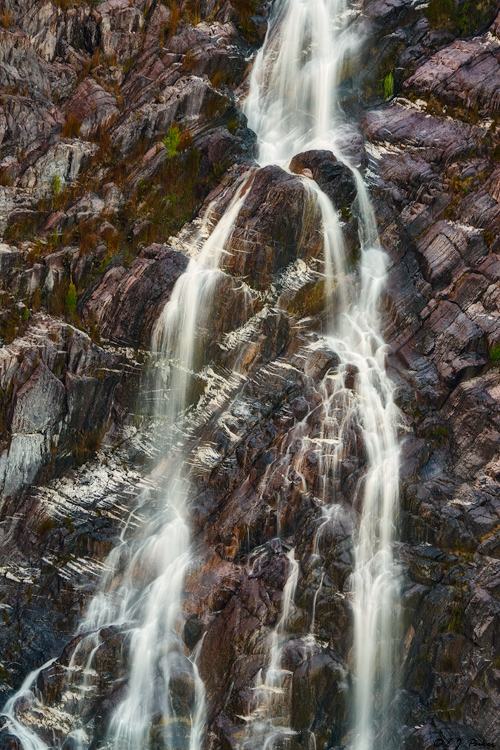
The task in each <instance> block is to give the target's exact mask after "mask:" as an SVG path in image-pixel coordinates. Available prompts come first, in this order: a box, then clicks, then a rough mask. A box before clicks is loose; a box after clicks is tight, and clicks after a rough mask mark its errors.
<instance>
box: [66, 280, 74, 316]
mask: <svg viewBox="0 0 500 750" xmlns="http://www.w3.org/2000/svg"><path fill="white" fill-rule="evenodd" d="M66 307H67V308H68V312H69V314H70V315H71V316H73V315H74V314H75V310H76V287H75V285H74V284H73V281H71V282H70V285H69V289H68V294H67V295H66Z"/></svg>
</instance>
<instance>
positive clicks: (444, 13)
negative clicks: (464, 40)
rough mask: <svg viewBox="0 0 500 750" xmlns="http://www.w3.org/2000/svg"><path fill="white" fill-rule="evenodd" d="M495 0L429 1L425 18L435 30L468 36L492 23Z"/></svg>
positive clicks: (495, 5) (495, 6)
mask: <svg viewBox="0 0 500 750" xmlns="http://www.w3.org/2000/svg"><path fill="white" fill-rule="evenodd" d="M496 8H497V2H496V0H430V2H429V5H428V7H427V11H426V13H427V18H428V19H429V22H430V24H431V26H432V27H433V28H435V29H446V30H447V31H451V32H452V33H454V34H460V35H463V36H468V35H470V34H473V33H474V32H475V31H477V30H479V29H480V28H481V27H483V26H485V25H486V24H488V23H491V22H492V21H493V18H494V15H495V11H496Z"/></svg>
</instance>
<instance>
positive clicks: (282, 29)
mask: <svg viewBox="0 0 500 750" xmlns="http://www.w3.org/2000/svg"><path fill="white" fill-rule="evenodd" d="M349 15H350V11H349V7H348V5H347V3H346V2H345V0H315V1H314V2H313V1H311V0H278V1H277V3H276V4H275V6H274V8H273V13H272V18H271V20H270V23H269V28H268V31H267V35H266V39H265V42H264V45H263V47H262V49H261V50H260V51H259V53H258V54H257V58H256V61H255V64H254V66H253V70H252V74H251V81H250V93H249V96H248V98H247V100H246V102H245V105H244V111H245V114H246V115H247V117H248V120H249V126H250V127H251V128H253V129H254V130H255V132H256V133H257V135H258V137H259V162H260V163H261V164H266V163H275V164H280V165H281V166H284V167H285V168H286V166H287V165H288V163H289V162H290V160H291V158H292V157H293V156H294V155H295V154H297V153H299V152H301V151H306V150H312V149H328V150H330V151H333V153H334V155H335V156H336V157H337V159H338V160H339V161H341V162H343V163H344V164H346V165H348V166H350V168H351V169H352V172H353V175H354V178H355V181H356V186H357V194H358V197H357V213H358V220H359V240H360V245H361V262H360V269H359V276H360V283H359V284H358V289H357V290H354V289H353V287H352V285H351V283H350V281H349V277H348V275H347V273H346V265H347V264H346V259H345V249H344V244H343V240H342V233H341V229H340V224H339V221H338V217H337V215H336V212H335V210H334V209H333V206H332V204H331V202H330V200H329V199H328V198H327V196H326V195H324V194H323V193H322V191H321V190H320V188H319V187H318V186H316V185H315V184H314V183H313V185H312V189H313V190H314V191H315V192H316V196H317V205H318V206H319V208H320V211H321V216H322V225H323V237H324V260H325V276H326V279H327V291H328V290H330V292H331V290H332V289H333V288H334V286H335V288H336V295H337V298H338V309H339V313H338V314H337V316H336V318H334V316H333V315H330V316H329V321H328V331H327V335H326V341H327V343H328V345H329V347H330V348H331V349H332V351H334V352H336V353H337V355H338V357H339V359H340V363H339V366H338V370H337V373H336V375H335V376H331V375H329V376H328V377H329V382H328V383H326V384H325V385H324V388H323V430H322V440H323V441H324V443H325V445H327V446H328V447H325V449H324V451H323V452H322V454H321V460H320V466H321V471H322V472H323V475H324V476H325V477H326V476H327V472H328V470H329V469H331V470H333V471H334V472H336V471H337V470H338V466H339V462H340V460H341V457H342V451H343V447H344V433H345V430H346V427H347V426H348V425H349V424H353V423H354V424H356V425H358V426H359V428H360V429H361V433H362V436H363V441H364V443H365V445H366V453H367V468H366V474H365V476H364V478H363V479H362V481H361V482H360V486H359V487H358V490H357V495H358V498H357V509H358V511H359V523H358V529H357V530H356V531H354V569H353V573H352V576H351V579H350V596H351V602H352V610H353V616H354V643H353V664H352V671H353V682H354V688H353V695H352V699H351V705H352V727H351V732H350V734H349V747H350V748H351V749H352V750H373V748H374V747H375V744H374V743H375V735H376V733H377V732H378V740H377V742H378V743H381V745H382V746H384V745H385V744H386V736H385V734H384V729H385V727H386V726H387V723H388V708H389V701H390V699H391V697H392V694H393V688H394V684H395V683H394V673H395V670H396V656H395V650H396V643H397V637H398V629H399V628H398V615H397V612H398V592H399V586H398V571H397V566H396V565H395V562H394V559H393V551H392V547H393V541H394V529H395V520H396V515H397V507H398V499H399V445H398V439H397V423H398V410H397V408H396V406H395V404H394V400H393V385H392V383H391V381H390V379H389V377H388V376H387V373H386V370H385V345H384V341H383V338H382V335H381V321H380V313H379V303H380V298H381V294H382V292H383V290H384V287H385V282H386V270H387V257H386V255H385V253H384V252H383V251H382V249H381V247H380V245H379V241H378V233H377V228H376V221H375V217H374V214H373V210H372V207H371V203H370V199H369V196H368V192H367V189H366V186H365V184H364V182H363V179H362V177H361V175H360V174H359V172H358V171H357V169H355V168H353V167H352V166H351V165H350V164H349V159H348V158H346V156H345V155H344V154H343V153H342V149H341V147H340V146H339V140H342V136H344V137H345V135H344V134H345V126H344V127H343V126H342V119H343V118H342V114H341V111H340V107H339V97H338V92H339V87H340V84H341V76H342V71H343V70H344V69H345V67H346V66H347V65H348V63H349V62H350V60H351V58H353V57H354V56H355V54H356V50H357V48H358V46H359V44H360V40H359V39H357V38H356V36H355V34H354V33H353V32H352V31H351V30H350V28H349V25H348V23H347V21H348V19H349ZM339 135H340V136H341V137H340V138H339ZM327 301H331V300H327ZM320 345H323V343H321V344H320ZM352 372H354V373H355V378H354V387H347V378H348V376H349V374H350V373H352ZM325 486H326V482H325ZM322 500H323V509H322V520H321V522H320V525H319V528H318V531H317V534H316V539H315V549H317V545H318V539H319V537H320V535H321V533H322V532H323V530H324V528H325V527H326V526H327V525H328V524H330V523H335V522H336V519H337V518H338V516H339V513H340V508H339V506H338V505H337V504H336V503H335V498H334V497H328V495H327V492H324V493H323V497H322ZM321 580H323V578H322V579H321ZM284 602H285V603H286V598H285V597H284ZM315 606H316V597H315V598H314V604H313V609H314V613H313V619H312V622H313V623H314V616H315ZM285 622H286V621H285ZM282 625H283V619H281V620H280V621H279V624H278V626H277V627H276V630H275V633H277V631H278V629H279V628H280V627H282ZM275 641H276V636H275ZM282 641H283V639H281V642H282ZM279 659H280V653H279V649H278V652H277V651H276V645H275V649H274V651H273V650H271V652H270V664H269V670H270V669H271V665H273V673H274V674H276V665H275V662H276V663H277V664H278V665H279ZM265 737H266V743H265V746H266V747H267V746H268V741H269V738H270V737H272V733H270V732H269V730H267V731H266V733H265Z"/></svg>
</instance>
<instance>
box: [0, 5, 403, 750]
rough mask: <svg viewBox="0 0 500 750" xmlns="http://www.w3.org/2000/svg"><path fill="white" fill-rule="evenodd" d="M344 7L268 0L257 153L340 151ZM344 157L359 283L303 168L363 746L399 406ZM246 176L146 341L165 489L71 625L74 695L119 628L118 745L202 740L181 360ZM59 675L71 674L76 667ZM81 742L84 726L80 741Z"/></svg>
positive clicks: (252, 116)
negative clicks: (320, 240) (326, 357)
mask: <svg viewBox="0 0 500 750" xmlns="http://www.w3.org/2000/svg"><path fill="white" fill-rule="evenodd" d="M349 17H350V10H349V8H348V4H347V0H276V2H275V5H274V7H273V11H272V17H271V20H270V25H269V29H268V33H267V36H266V40H265V43H264V46H263V48H262V49H261V51H260V52H259V53H258V55H257V58H256V61H255V64H254V68H253V72H252V75H251V82H250V93H249V96H248V98H247V100H246V102H245V107H244V108H245V113H246V114H247V116H248V118H249V125H250V127H251V128H253V129H254V130H255V131H256V132H257V134H258V136H259V142H260V155H259V161H260V163H261V164H270V163H273V164H278V165H281V166H282V167H284V168H287V166H288V163H289V161H290V159H291V157H293V156H294V155H295V154H297V153H299V152H301V151H305V150H308V149H312V148H315V149H317V148H323V149H328V150H331V151H333V152H334V153H335V155H336V156H337V157H338V158H339V160H341V161H343V162H344V163H347V159H346V158H345V157H344V156H343V154H342V153H341V150H340V147H339V145H338V144H339V141H341V140H342V139H345V132H346V129H345V124H344V121H343V118H342V115H341V112H340V108H339V106H338V87H339V84H340V81H341V78H342V72H343V71H344V70H345V67H346V66H347V65H348V64H349V63H350V61H351V59H352V58H354V57H355V53H356V49H357V46H358V44H359V40H357V39H356V37H355V35H354V34H353V33H352V32H351V30H350V28H349V25H348V21H349ZM353 173H354V175H355V179H356V183H357V188H358V200H357V213H358V219H359V225H360V244H361V262H360V268H359V279H358V282H357V283H352V282H351V281H350V280H349V277H348V275H347V272H346V266H347V263H346V260H345V250H344V244H343V240H342V230H341V223H340V221H339V218H338V216H337V214H336V212H335V210H334V208H333V206H332V204H331V202H330V200H329V199H328V198H327V197H326V195H324V194H323V193H322V192H321V190H320V189H319V187H318V186H317V185H316V184H315V183H313V182H308V183H307V184H308V187H309V188H310V190H311V191H313V192H314V194H315V196H316V200H317V204H318V206H319V208H320V211H321V216H322V224H323V234H324V251H325V275H326V277H327V281H328V289H330V290H333V289H334V288H335V290H336V291H335V294H336V298H337V305H338V307H339V309H340V312H339V313H338V314H337V315H336V316H335V318H334V317H333V315H332V316H331V322H330V324H329V330H328V332H327V334H326V336H325V340H326V343H327V344H328V346H329V347H330V348H331V350H332V351H334V352H336V353H337V355H338V357H339V360H340V365H339V368H338V372H337V374H336V375H335V376H334V377H332V376H329V382H328V383H326V384H324V389H323V390H324V397H323V407H322V408H323V415H324V416H323V438H324V442H325V445H326V444H328V445H329V446H330V447H328V448H325V453H324V455H323V456H322V457H321V466H322V467H323V470H324V471H325V476H326V471H328V470H333V471H334V472H335V470H336V469H337V467H338V464H339V462H340V460H341V458H342V454H343V435H344V427H345V426H346V425H347V424H351V423H355V424H356V425H357V426H358V427H359V429H360V431H361V435H362V439H363V442H364V446H365V449H366V457H367V468H366V473H365V475H364V477H363V479H362V480H361V482H360V483H359V486H358V493H357V501H356V509H357V510H358V512H359V530H358V531H357V532H356V534H355V540H354V571H353V575H352V577H351V591H350V597H351V601H352V609H353V613H354V643H353V651H352V667H353V674H354V678H353V684H354V691H353V695H352V700H351V703H352V706H353V723H352V731H351V732H350V735H349V747H350V748H351V749H352V750H373V749H374V737H375V732H376V731H377V725H378V722H380V721H381V722H382V723H383V722H384V715H385V712H386V711H387V706H388V701H389V700H390V697H391V691H392V673H393V669H394V657H393V652H394V638H395V622H394V612H395V604H396V602H397V593H398V586H397V575H396V570H395V565H394V561H393V556H392V543H393V534H394V522H395V514H396V510H397V501H398V473H399V464H398V462H399V448H398V441H397V436H396V422H397V410H396V408H395V406H394V403H393V397H392V392H393V389H392V385H391V382H390V380H389V379H388V377H387V375H386V372H385V347H384V342H383V339H382V337H381V333H380V315H379V301H380V296H381V293H382V291H383V288H384V284H385V279H386V256H385V254H384V253H383V252H382V250H381V249H380V247H379V244H378V239H377V232H376V226H375V221H374V217H373V212H372V209H371V206H370V202H369V198H368V194H367V191H366V188H365V186H364V183H363V180H362V179H361V177H360V175H359V174H358V173H357V172H356V170H354V171H353ZM304 179H305V178H304ZM250 180H251V176H245V177H244V178H242V179H241V182H240V186H239V188H238V190H237V192H236V194H235V196H234V198H233V200H232V202H231V204H230V205H229V207H228V209H227V210H226V212H225V213H224V215H223V217H222V218H221V220H220V221H219V223H218V224H217V226H216V227H215V229H214V231H213V232H212V234H211V235H210V237H209V238H208V240H207V241H206V242H205V243H204V245H203V247H202V249H201V252H200V254H199V255H198V257H197V258H193V259H192V260H191V261H190V263H189V266H188V268H187V271H186V272H185V274H184V275H183V276H181V278H180V279H179V280H178V282H177V284H176V286H175V288H174V291H173V294H172V298H171V300H170V302H169V303H168V305H167V306H166V308H165V310H164V312H163V314H162V316H161V318H160V320H159V321H158V324H157V326H156V327H155V332H154V337H153V347H152V348H153V351H154V352H156V353H157V355H158V356H159V358H160V361H163V362H164V365H163V367H159V368H158V369H159V372H160V381H159V385H158V392H159V393H160V394H161V397H160V398H159V399H158V406H157V416H158V418H161V419H163V420H164V421H165V423H166V425H167V428H166V438H165V448H164V454H165V455H166V456H167V459H166V461H165V462H163V463H162V464H160V466H159V467H158V469H157V470H156V479H157V481H158V482H159V484H160V486H161V487H162V488H163V490H162V492H163V503H161V506H160V508H159V510H157V512H156V513H155V514H154V516H153V517H152V518H149V520H148V522H147V523H146V525H145V527H144V529H143V530H142V533H141V535H140V537H139V538H137V537H134V536H133V535H132V536H131V538H130V539H129V540H127V537H126V533H125V531H124V533H123V535H122V544H121V545H119V546H118V547H117V548H116V549H115V550H114V551H113V553H112V554H111V555H110V558H109V560H108V564H107V573H106V575H105V576H104V578H103V580H102V581H101V585H100V589H99V591H98V593H97V594H96V595H95V597H94V599H93V600H92V602H91V604H90V606H89V609H88V613H87V617H86V619H85V621H84V622H83V623H82V625H81V627H80V632H81V633H90V635H87V636H86V637H85V638H84V640H83V644H84V645H83V646H79V647H78V649H77V650H80V649H81V652H82V654H83V656H84V659H83V664H82V665H81V671H82V674H83V677H84V679H83V680H81V681H80V683H81V687H80V692H81V693H82V695H83V697H84V691H85V689H86V686H87V682H86V679H87V678H86V677H85V675H88V674H90V673H91V671H92V659H93V658H94V654H95V652H96V651H97V648H98V645H99V636H98V631H99V630H100V629H102V628H103V627H108V626H110V625H117V626H119V627H120V628H121V629H126V630H127V631H128V633H129V640H128V644H127V645H128V648H129V679H128V683H127V689H126V692H125V694H124V695H123V697H122V698H121V700H120V701H119V702H118V704H117V706H116V708H115V710H114V713H113V715H112V718H111V721H110V725H109V730H108V742H109V746H110V747H111V748H113V750H139V748H149V747H152V746H153V745H154V743H155V742H156V741H157V740H158V739H159V738H160V735H161V742H162V743H163V745H162V746H164V747H165V748H173V747H175V748H184V749H185V750H200V748H201V744H202V741H203V737H204V713H205V708H204V689H203V684H202V682H201V679H200V677H199V675H198V671H197V668H196V665H195V664H194V663H193V662H192V661H189V660H188V659H187V658H186V657H185V656H184V653H183V647H182V642H181V639H180V637H179V629H180V627H181V624H182V617H181V613H182V596H183V587H184V581H185V577H186V574H187V572H188V570H189V568H190V566H191V565H192V564H193V560H192V554H191V549H190V531H189V518H188V508H187V497H188V491H189V479H188V475H187V474H188V472H187V470H186V457H185V455H184V443H183V440H182V439H181V436H182V414H183V412H184V410H185V409H186V407H187V406H188V404H189V398H190V388H191V383H192V379H191V372H192V370H193V369H195V370H196V369H197V362H196V357H197V347H199V344H200V342H199V336H198V334H199V329H200V328H201V329H203V326H204V320H205V316H207V315H208V314H209V313H210V312H211V310H212V303H213V296H214V289H215V285H216V281H217V278H218V268H219V265H220V260H221V256H222V253H223V252H224V247H225V245H226V243H227V240H228V238H229V237H230V235H231V232H232V230H233V227H234V222H235V220H236V218H237V216H238V213H239V210H240V208H241V206H242V204H243V201H244V195H245V191H246V189H247V186H248V184H249V182H250ZM324 343H325V342H323V345H324ZM167 363H168V364H167ZM353 371H354V372H355V373H356V374H355V378H354V386H352V387H351V386H350V387H348V386H347V382H346V381H347V377H348V375H349V374H351V373H352V372H353ZM165 384H166V387H165ZM325 487H326V484H325ZM145 501H146V499H145ZM322 501H323V519H322V523H321V524H320V527H319V529H320V530H321V528H322V527H323V526H324V525H325V524H328V523H335V519H336V517H337V511H338V506H337V505H336V503H335V498H334V497H330V496H328V493H327V492H326V490H325V493H324V494H323V498H322ZM318 533H320V532H318ZM288 557H289V567H290V575H289V578H288V581H287V583H286V585H285V588H284V595H283V611H282V614H281V617H280V618H279V619H278V624H277V626H276V628H275V630H274V631H273V632H272V633H271V636H270V641H269V662H268V666H267V669H266V670H265V673H264V676H263V677H262V678H261V679H260V681H258V682H259V684H257V685H256V691H257V694H258V700H257V702H258V708H257V712H256V713H257V714H258V717H257V719H256V720H255V721H252V722H250V727H249V732H250V734H251V735H252V736H253V737H255V736H257V737H261V738H262V743H261V747H262V748H269V749H270V748H272V747H273V743H274V737H283V736H284V735H287V734H288V733H290V734H293V732H292V730H290V729H289V727H288V726H283V715H282V714H283V712H282V711H281V715H280V716H279V717H278V719H277V721H279V722H280V723H279V726H278V724H277V721H275V720H274V717H273V716H268V715H266V714H269V713H272V709H271V704H272V696H273V695H275V694H278V695H279V694H280V692H282V678H283V670H282V669H281V664H280V660H281V655H282V648H283V645H284V642H285V639H286V627H287V622H288V618H289V613H290V608H291V606H292V604H293V598H294V595H295V589H296V586H297V581H298V576H299V564H298V562H297V561H296V559H295V556H294V553H293V551H292V552H290V553H289V556H288ZM321 580H323V578H321ZM315 603H316V600H315ZM313 623H314V615H313ZM313 627H314V625H313ZM81 643H82V642H81ZM77 655H78V654H77V653H76V652H75V655H74V659H73V662H74V663H73V662H72V665H71V667H72V669H75V668H76V666H75V665H76V664H77V662H78V659H77V658H76V657H77ZM179 669H180V670H181V672H182V671H183V672H184V674H186V672H187V673H189V675H190V680H191V684H192V700H191V704H190V705H191V709H190V715H189V716H188V717H186V716H184V715H177V713H176V707H175V701H173V699H172V691H171V685H172V681H173V679H174V678H175V676H176V674H177V673H178V672H179ZM37 675H38V673H37V674H35V675H34V676H32V679H30V678H28V679H27V681H26V683H25V684H24V685H23V687H22V689H21V691H20V693H18V694H17V695H16V696H14V698H13V699H12V700H11V701H9V703H8V704H7V705H6V707H5V709H4V713H5V715H6V716H7V717H8V719H9V721H10V724H11V727H12V732H13V734H15V735H16V736H17V737H18V738H19V740H20V741H21V744H22V746H23V748H24V750H44V749H45V748H47V747H49V745H47V744H46V743H45V742H44V741H42V740H41V739H39V738H38V737H37V736H36V734H35V733H34V732H32V731H31V730H30V729H29V728H27V727H26V726H25V725H24V724H22V723H21V721H20V720H19V718H18V717H17V715H16V710H15V707H16V705H17V704H16V701H18V700H19V698H20V696H21V692H22V693H23V695H25V696H28V697H29V695H28V694H29V692H30V690H31V688H32V686H33V684H34V682H35V680H36V677H37ZM70 683H71V684H74V680H73V681H72V680H70ZM259 690H260V693H259ZM270 696H271V697H270ZM278 714H280V711H278ZM285 718H286V717H285ZM290 721H291V719H290V717H288V723H290ZM87 746H88V742H87V740H86V739H85V737H82V739H81V741H80V747H81V748H84V747H87Z"/></svg>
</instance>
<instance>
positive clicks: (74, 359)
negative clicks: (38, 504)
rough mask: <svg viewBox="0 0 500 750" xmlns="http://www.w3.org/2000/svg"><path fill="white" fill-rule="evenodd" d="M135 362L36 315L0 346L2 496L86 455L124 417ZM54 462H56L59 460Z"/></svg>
mask: <svg viewBox="0 0 500 750" xmlns="http://www.w3.org/2000/svg"><path fill="white" fill-rule="evenodd" d="M138 379H139V370H138V367H137V363H135V362H134V361H133V360H127V358H126V356H125V355H124V354H119V353H118V352H107V351H105V350H104V349H102V348H101V347H99V346H97V345H96V344H94V343H92V341H91V340H90V338H89V337H88V336H87V335H86V334H84V333H83V332H81V331H78V330H77V329H75V328H74V327H72V326H70V325H68V324H65V323H62V322H61V321H59V320H55V319H53V318H50V317H48V316H44V315H39V316H38V317H37V318H36V319H35V320H34V322H33V324H32V325H31V326H30V327H29V328H28V330H27V331H26V333H25V335H24V336H23V337H20V338H17V339H16V340H15V342H14V343H13V344H11V345H10V346H8V347H4V348H3V349H2V350H0V388H1V389H2V394H3V396H2V399H3V400H2V405H3V409H4V415H5V417H4V421H3V430H2V433H3V434H2V440H3V451H2V453H1V455H0V467H1V468H0V487H1V492H2V497H12V496H14V495H16V494H18V493H19V491H20V490H21V489H22V488H23V487H24V486H26V485H30V484H34V483H35V482H36V481H38V480H40V479H41V477H42V474H43V471H44V470H46V469H49V471H56V472H60V471H62V470H64V467H65V466H66V467H67V466H68V464H69V465H71V463H72V461H73V457H72V453H74V454H75V456H76V458H77V460H81V459H82V458H85V457H87V456H88V455H89V451H90V452H91V451H92V446H93V445H94V447H95V446H97V445H98V443H99V442H100V441H101V440H102V438H103V437H104V435H105V433H106V432H110V433H111V432H112V429H117V428H119V427H120V426H121V425H123V423H124V422H125V421H126V419H127V414H128V409H129V407H130V405H131V399H130V396H129V395H127V394H128V390H129V389H133V384H134V382H135V383H136V384H137V382H138ZM58 464H59V465H58Z"/></svg>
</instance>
